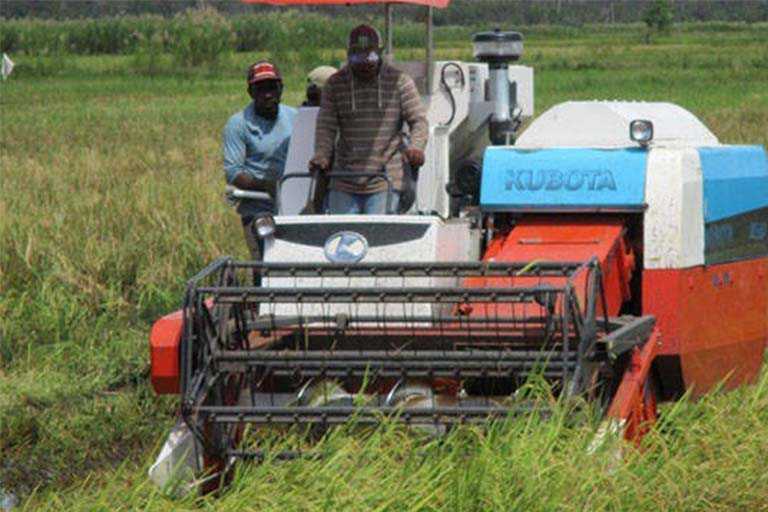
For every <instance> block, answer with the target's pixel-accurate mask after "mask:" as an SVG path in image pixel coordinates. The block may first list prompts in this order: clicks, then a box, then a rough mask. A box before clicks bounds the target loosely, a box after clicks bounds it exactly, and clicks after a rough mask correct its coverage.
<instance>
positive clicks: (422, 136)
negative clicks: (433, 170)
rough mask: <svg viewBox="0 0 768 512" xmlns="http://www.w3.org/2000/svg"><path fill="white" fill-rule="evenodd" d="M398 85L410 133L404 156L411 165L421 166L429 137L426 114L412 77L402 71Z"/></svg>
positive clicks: (403, 112)
mask: <svg viewBox="0 0 768 512" xmlns="http://www.w3.org/2000/svg"><path fill="white" fill-rule="evenodd" d="M398 85H399V88H400V108H401V111H402V116H403V120H404V121H405V122H406V123H407V124H408V128H409V133H410V145H409V147H408V148H406V150H405V157H406V158H407V159H408V161H409V162H410V164H411V165H412V166H413V167H421V166H422V165H423V164H424V148H426V147H427V140H428V138H429V124H428V123H427V115H426V113H425V111H424V105H423V104H422V103H421V96H419V91H418V89H417V88H416V84H415V83H414V82H413V79H412V78H411V77H410V76H408V75H406V74H405V73H403V74H402V75H401V77H400V80H399V82H398Z"/></svg>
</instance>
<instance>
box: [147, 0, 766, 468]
mask: <svg viewBox="0 0 768 512" xmlns="http://www.w3.org/2000/svg"><path fill="white" fill-rule="evenodd" d="M269 3H326V4H327V3H336V2H334V1H333V0H331V1H321V0H318V1H316V2H298V1H289V0H276V1H270V2H269ZM338 3H349V2H346V1H340V2H338ZM359 3H375V2H371V1H368V2H359ZM381 3H384V2H381ZM401 3H402V2H401ZM410 3H419V4H422V5H430V4H431V6H430V7H428V9H429V10H430V11H429V13H430V14H431V9H432V7H439V6H445V4H447V3H448V2H447V1H441V0H434V1H429V0H425V1H414V2H410ZM387 9H388V11H387V20H388V21H389V20H391V10H390V9H391V5H389V4H388V3H387ZM427 19H428V29H427V34H428V49H429V48H431V21H430V20H431V16H428V17H427ZM387 28H388V29H387V41H388V44H387V47H388V58H389V59H390V61H391V62H393V64H394V65H399V66H402V67H403V68H404V69H407V70H408V72H409V73H410V74H411V75H413V76H414V79H415V81H416V83H417V86H418V87H419V89H420V91H421V93H422V97H423V100H424V102H425V104H426V105H427V117H428V121H429V124H430V142H429V145H428V146H427V150H426V163H425V165H424V167H423V168H422V170H421V172H420V174H419V175H418V181H417V183H416V193H415V200H414V201H413V203H412V204H406V205H405V206H404V207H403V208H402V209H401V211H400V212H399V214H397V215H370V216H361V215H344V216H341V215H303V214H302V209H303V207H304V205H305V204H307V202H309V201H310V200H313V199H314V198H313V194H314V181H313V178H312V176H310V175H307V174H303V173H293V174H291V173H289V174H287V175H286V176H284V177H283V180H282V182H281V186H280V187H279V188H278V191H277V197H276V198H275V201H276V204H277V205H278V212H277V215H276V216H274V218H272V217H269V218H264V219H262V221H263V222H261V224H259V225H260V229H261V235H263V238H264V242H265V251H264V261H263V262H249V261H235V260H232V259H229V258H222V259H219V260H217V261H215V262H213V263H212V264H211V265H210V266H208V267H207V268H206V269H204V270H203V271H202V272H200V273H199V274H198V275H197V276H195V277H194V278H193V279H192V280H190V281H189V286H188V289H187V292H186V295H185V298H184V304H183V307H182V309H181V310H180V311H177V312H176V313H173V314H171V315H168V316H166V317H163V318H162V319H160V320H159V321H158V322H157V323H156V324H155V325H154V327H153V329H152V334H151V356H152V384H153V386H154V388H155V390H156V391H157V392H158V393H170V394H178V395H179V396H180V398H181V403H180V412H181V416H182V418H183V423H180V424H179V426H178V427H177V428H176V429H174V432H173V433H172V435H171V436H170V438H169V440H168V442H167V443H166V445H165V447H164V449H163V452H162V453H161V455H160V457H159V459H158V462H157V463H156V464H155V465H154V466H153V468H152V470H151V471H150V473H151V474H152V476H153V479H154V480H156V481H158V482H164V481H166V480H167V477H168V476H169V474H170V473H171V472H172V471H171V470H173V469H176V468H178V467H179V466H180V465H181V466H184V467H186V468H189V470H190V471H191V472H198V473H199V472H208V473H209V474H213V475H217V474H220V473H221V472H222V471H223V470H224V469H226V468H227V467H230V466H231V464H232V462H233V461H235V460H237V459H239V458H242V457H251V458H256V459H259V458H260V457H262V456H264V454H263V453H262V452H261V451H259V450H256V451H253V450H249V449H248V447H247V446H245V445H244V444H243V443H240V441H241V437H242V434H243V432H244V430H245V425H247V424H252V425H256V426H265V425H285V424H289V425H295V424H299V425H309V426H313V427H318V429H319V430H323V429H325V428H327V427H329V426H332V425H337V424H341V423H344V422H347V421H350V420H351V419H352V420H354V421H355V422H357V423H360V424H375V423H378V422H380V421H382V420H383V419H384V418H388V419H389V420H390V421H398V422H402V423H405V424H408V425H411V426H413V427H415V428H419V429H421V430H426V431H428V432H431V433H435V434H439V433H441V432H444V431H445V430H446V429H449V428H453V427H454V426H455V425H458V424H464V423H482V422H486V421H490V420H494V419H496V420H503V419H504V418H507V417H509V416H510V415H515V414H521V413H527V412H529V411H530V410H531V408H532V405H533V404H532V403H531V402H530V401H529V400H528V399H527V397H526V396H525V393H524V392H521V390H523V391H524V389H525V387H524V386H522V385H523V384H524V383H525V382H526V381H527V380H528V379H530V378H531V377H532V376H536V378H539V379H544V380H546V381H547V382H548V383H549V384H550V387H551V389H552V391H553V392H554V393H555V394H557V395H558V396H561V397H564V398H566V399H567V398H571V397H572V398H574V399H577V400H586V401H590V402H594V403H596V404H597V408H598V410H600V411H602V412H603V413H604V415H605V417H606V421H607V422H608V423H607V424H609V425H610V426H611V427H612V429H613V430H616V431H619V432H622V433H623V435H624V437H625V438H626V439H628V440H633V441H637V440H639V439H640V438H641V437H642V436H643V435H644V433H645V432H647V430H648V429H649V428H650V427H651V426H652V424H653V422H654V421H655V420H656V415H657V409H656V405H657V401H660V400H670V399H675V398H677V397H679V396H681V395H682V394H684V393H686V392H688V393H689V394H690V395H691V396H693V397H694V398H695V397H698V396H700V395H701V394H703V393H706V392H707V391H708V390H710V389H712V388H713V387H715V386H716V385H718V384H721V383H722V384H723V385H724V387H725V388H732V387H734V386H738V385H742V384H746V383H749V382H751V381H753V380H754V379H755V378H756V376H757V375H758V372H759V370H760V366H761V364H762V360H763V353H764V349H765V346H766V342H767V341H768V162H767V159H766V153H765V149H764V148H762V147H759V146H733V145H723V144H720V142H719V141H718V139H717V138H716V137H715V135H713V134H712V133H711V132H710V131H709V130H708V129H707V128H706V127H705V126H704V125H703V124H702V123H701V122H700V121H699V120H698V119H697V118H696V117H695V116H694V115H693V114H691V113H690V112H688V111H686V110H684V109H683V108H681V107H678V106H676V105H672V104H669V103H641V102H600V101H587V102H567V103H563V104H560V105H556V106H555V107H553V108H551V109H550V110H548V111H547V112H545V113H544V114H542V115H541V116H539V117H538V118H537V119H535V120H534V121H533V122H532V123H530V125H529V126H528V127H527V128H526V129H525V130H524V131H523V132H522V133H521V134H519V136H518V133H517V131H518V128H519V127H520V126H521V122H522V120H524V119H526V118H529V117H532V116H533V71H532V70H531V69H530V68H528V67H525V66H519V65H510V63H511V62H513V61H515V60H517V58H518V57H519V56H520V54H521V52H522V37H521V36H520V34H518V33H515V32H501V31H495V32H487V33H481V34H477V35H476V36H475V38H474V49H475V52H474V53H475V57H476V58H477V59H478V60H479V61H480V62H479V63H466V62H453V61H450V62H442V61H437V62H435V61H433V59H432V53H431V51H427V62H423V63H419V62H406V63H401V62H397V61H396V60H394V55H393V53H392V50H391V41H392V39H391V23H388V27H387ZM316 115H317V109H313V108H302V109H300V110H299V113H298V115H297V119H296V129H295V130H294V134H293V136H292V138H291V143H290V147H289V152H288V163H287V168H288V169H291V170H303V169H306V168H307V165H306V164H307V162H308V160H309V158H310V156H311V154H312V152H313V141H314V137H313V134H314V124H315V119H316ZM489 139H490V145H489V143H488V141H489ZM249 194H252V193H251V192H246V191H239V190H231V191H230V196H231V198H234V199H238V198H247V197H249ZM613 427H615V428H613ZM293 455H295V454H292V453H286V454H278V457H291V456H293Z"/></svg>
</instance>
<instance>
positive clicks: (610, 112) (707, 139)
mask: <svg viewBox="0 0 768 512" xmlns="http://www.w3.org/2000/svg"><path fill="white" fill-rule="evenodd" d="M635 119H644V120H648V121H651V122H652V123H653V131H654V135H653V141H652V142H651V145H652V146H661V145H663V146H668V145H669V146H716V145H718V144H719V141H718V140H717V137H715V135H714V134H713V133H712V132H711V131H710V130H709V129H708V128H707V127H706V126H704V123H702V122H701V121H700V120H699V118H697V117H696V116H695V115H693V114H692V113H690V112H689V111H687V110H685V109H684V108H682V107H680V106H678V105H674V104H672V103H660V102H643V101H567V102H565V103H560V104H559V105H555V106H554V107H552V108H550V109H549V110H547V111H546V112H544V113H543V114H542V115H541V116H539V117H538V118H536V120H534V121H533V122H532V123H531V125H530V126H529V127H528V128H527V129H526V130H525V131H524V132H523V133H522V135H520V137H519V138H518V139H517V142H516V144H515V147H516V148H518V149H543V148H553V147H571V148H581V147H588V148H625V147H637V143H636V142H633V141H632V140H630V138H629V123H630V122H632V121H634V120H635Z"/></svg>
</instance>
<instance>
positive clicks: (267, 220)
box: [255, 215, 275, 238]
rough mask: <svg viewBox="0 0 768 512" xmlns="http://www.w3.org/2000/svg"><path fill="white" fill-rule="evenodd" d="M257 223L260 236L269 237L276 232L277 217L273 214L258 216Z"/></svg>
mask: <svg viewBox="0 0 768 512" xmlns="http://www.w3.org/2000/svg"><path fill="white" fill-rule="evenodd" d="M255 223H256V234H257V235H258V236H259V238H269V237H270V236H272V235H274V234H275V219H274V218H273V217H272V216H271V215H262V216H261V217H256V220H255Z"/></svg>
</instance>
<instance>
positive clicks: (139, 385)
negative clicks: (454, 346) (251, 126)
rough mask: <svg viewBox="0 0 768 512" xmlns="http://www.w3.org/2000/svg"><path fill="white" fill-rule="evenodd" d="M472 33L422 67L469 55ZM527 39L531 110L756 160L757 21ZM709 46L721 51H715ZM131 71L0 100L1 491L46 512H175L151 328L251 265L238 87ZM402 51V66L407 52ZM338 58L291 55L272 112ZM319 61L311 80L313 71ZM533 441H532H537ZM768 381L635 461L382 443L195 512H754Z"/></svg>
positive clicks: (387, 433)
mask: <svg viewBox="0 0 768 512" xmlns="http://www.w3.org/2000/svg"><path fill="white" fill-rule="evenodd" d="M464 31H465V29H456V30H454V31H453V32H449V31H448V30H447V29H446V31H445V34H449V35H450V37H448V36H445V37H441V38H439V41H438V42H439V49H438V56H439V57H445V58H469V56H470V49H469V44H468V42H465V41H466V39H464V36H465V34H464ZM641 39H642V29H641V28H640V27H637V26H628V27H626V26H625V27H620V28H618V29H598V28H594V27H593V28H587V29H584V30H576V29H554V28H547V27H543V28H542V27H540V28H536V29H533V30H531V31H530V34H529V37H528V39H527V40H526V56H525V58H524V60H523V63H525V64H529V65H533V66H534V67H535V69H536V78H535V81H536V108H537V111H538V112H539V113H541V112H542V111H543V110H545V109H546V108H548V107H549V106H551V105H553V104H556V103H558V102H561V101H565V100H568V99H587V98H589V99H592V98H597V99H617V98H624V99H639V100H665V101H672V102H675V103H679V104H680V105H682V106H683V107H686V108H688V109H690V110H691V111H692V112H694V113H695V114H696V115H698V116H699V117H700V118H702V119H703V120H704V121H705V122H706V123H707V125H708V126H709V127H710V128H711V129H712V130H713V131H714V132H715V134H716V135H718V136H719V137H720V139H721V141H723V142H729V143H756V144H763V145H768V129H766V127H767V126H768V87H766V84H768V44H766V43H768V30H766V26H765V25H761V26H757V27H756V26H743V27H742V28H740V29H738V30H734V29H733V27H731V26H727V27H720V29H718V28H717V27H715V28H713V27H712V26H709V25H707V26H701V27H699V28H697V27H695V26H686V27H682V28H679V29H677V30H676V31H673V32H672V33H671V34H669V35H667V36H663V37H660V38H658V39H657V40H656V42H655V43H654V44H652V45H642V44H640V41H641ZM712 41H716V43H717V45H716V46H714V45H713V43H712ZM260 55H262V54H254V53H250V54H245V53H241V54H234V55H229V56H227V57H226V58H225V59H224V60H223V61H222V62H221V63H220V64H219V66H218V68H216V69H214V70H200V71H178V70H171V69H170V68H162V69H161V72H160V74H159V75H157V76H155V77H149V76H143V75H141V74H138V73H137V70H136V65H135V60H134V57H133V56H110V57H104V56H90V57H74V56H62V57H60V58H56V60H54V59H51V58H47V59H46V58H40V57H29V58H22V57H19V58H18V59H17V60H18V64H19V67H18V69H17V71H18V74H15V75H14V76H13V77H12V78H11V80H9V81H8V82H5V83H2V84H0V172H1V173H2V179H0V334H1V335H2V336H1V338H0V482H2V484H1V485H2V486H4V487H6V488H12V489H15V490H17V491H18V492H20V493H21V494H23V495H29V493H31V492H33V491H34V494H33V495H32V497H31V498H28V501H27V502H26V505H25V506H27V507H29V508H30V509H32V508H41V509H51V508H55V509H67V510H69V509H82V510H98V509H101V510H114V509H123V510H131V509H136V508H139V509H142V508H147V509H150V510H154V509H168V508H169V507H170V506H171V504H169V502H167V501H166V500H164V499H163V498H162V497H161V496H159V495H158V494H157V493H156V492H155V491H154V490H153V489H152V487H151V486H150V485H149V484H148V483H147V481H146V478H145V474H146V473H145V470H146V467H147V463H148V461H149V460H150V459H151V457H152V456H153V455H154V453H156V449H157V448H158V443H159V442H161V440H162V437H163V436H164V434H165V432H166V431H167V429H168V428H169V427H170V425H171V424H172V423H173V421H174V410H175V407H176V403H175V401H174V400H172V399H165V398H164V399H159V398H157V397H155V396H154V395H153V393H152V392H151V390H150V388H149V385H148V373H149V363H148V351H147V335H148V332H149V328H150V326H151V322H152V321H153V319H155V318H156V317H157V316H159V315H161V314H162V313H164V312H167V311H170V310H173V309H176V308H177V307H178V306H179V303H180V300H181V291H182V289H183V284H184V281H185V279H186V278H187V277H189V276H190V275H192V274H193V273H194V272H196V271H197V270H199V269H200V268H201V267H202V266H203V265H204V264H205V263H206V262H208V261H209V260H211V259H213V258H214V257H216V256H218V255H220V254H232V255H235V256H239V257H245V256H246V254H247V250H246V247H245V244H244V243H243V240H242V234H241V231H240V227H239V220H238V219H237V216H236V215H235V213H234V212H233V211H232V210H230V209H229V207H228V206H227V205H226V203H225V202H224V200H223V198H222V196H221V190H222V184H223V181H222V179H223V173H222V171H221V169H220V153H219V151H220V149H219V144H220V132H221V128H222V126H223V124H224V123H225V121H226V119H227V117H228V116H229V115H230V114H231V113H232V112H234V111H236V110H237V109H239V108H242V107H243V106H244V105H245V104H246V102H247V98H246V96H245V87H244V84H243V77H242V75H243V69H244V68H245V66H246V65H247V64H248V63H249V62H251V61H252V60H254V59H255V58H257V57H258V56H260ZM417 55H419V53H418V52H417V51H416V50H409V49H405V50H403V51H402V52H401V53H400V56H401V57H403V58H407V57H408V56H417ZM341 56H342V54H341V53H340V52H335V53H334V52H330V51H328V50H304V51H301V52H291V51H288V50H284V51H282V52H281V54H280V55H279V57H280V59H281V63H282V62H283V61H286V60H287V63H286V65H285V70H286V72H287V85H288V89H287V93H286V98H285V99H286V101H287V102H288V103H290V104H297V103H298V102H299V101H300V99H301V95H302V88H303V84H304V79H303V72H305V71H306V70H307V69H308V68H309V66H310V65H312V64H314V63H315V62H317V63H327V62H331V63H332V62H335V61H338V60H339V59H340V58H341ZM318 61H321V62H318ZM529 422H530V423H529ZM766 425H768V376H767V375H766V372H764V373H763V376H762V379H761V381H760V384H759V385H758V386H753V387H749V388H746V389H743V390H739V391H738V392H735V393H728V394H715V395H713V396H710V397H707V398H706V399H704V400H703V401H700V402H697V403H687V402H686V403H683V404H680V405H678V406H674V407H673V408H672V409H671V410H668V411H667V415H666V417H665V424H664V426H663V428H662V429H660V430H659V431H658V432H655V433H654V434H653V435H652V436H651V439H650V440H649V445H648V447H647V448H646V450H645V452H644V454H643V456H635V455H633V454H630V455H628V456H627V458H626V460H625V461H623V462H621V463H618V464H615V463H612V464H610V465H609V464H608V462H607V460H608V458H607V456H606V454H604V453H602V454H598V455H597V456H587V455H586V453H585V447H586V445H587V444H588V442H589V440H590V439H591V436H592V432H593V426H594V425H593V424H592V423H589V422H587V423H586V424H584V423H578V422H576V423H574V422H571V421H566V420H565V419H563V418H562V417H560V416H557V415H556V417H555V419H553V420H551V421H548V422H538V421H535V420H534V419H527V420H520V421H516V422H510V423H509V424H507V425H504V426H501V427H498V429H494V430H492V431H491V432H487V433H486V432H480V431H475V430H471V429H470V430H466V431H461V432H459V433H457V434H456V435H454V436H452V437H450V438H449V439H447V440H444V441H443V442H441V443H429V442H425V441H424V440H422V439H419V438H418V437H414V436H412V435H404V434H403V433H402V432H400V431H398V430H396V429H385V430H384V431H381V432H378V433H375V434H373V435H371V436H368V437H363V438H358V437H356V436H354V435H347V434H346V433H344V432H340V433H338V434H336V435H334V436H332V437H331V438H330V439H328V440H326V441H324V447H325V448H326V449H327V451H328V453H330V455H329V457H326V458H324V459H321V460H319V461H303V462H297V463H292V464H265V465H262V466H249V467H246V468H243V470H242V474H241V475H239V476H238V479H237V481H236V484H235V485H234V486H233V488H232V490H230V491H229V492H227V494H226V495H224V496H223V497H222V498H221V499H219V500H218V501H211V502H202V503H197V502H184V503H182V504H181V505H178V504H177V505H178V506H182V507H184V508H195V507H198V506H199V507H202V508H211V509H225V510H229V509H232V510H234V509H240V508H253V509H258V508H267V509H289V510H293V509H315V508H326V509H338V508H353V509H389V510H398V509H403V508H405V509H414V510H415V509H427V510H428V509H437V508H443V509H460V510H473V509H476V510H485V509H488V508H497V509H518V510H529V509H540V510H552V509H560V508H562V509H573V510H583V509H590V510H591V509H596V510H599V509H604V510H614V509H633V508H637V509H640V510H656V509H659V508H660V509H674V510H681V509H686V510H711V509H720V510H734V509H740V510H760V509H762V510H768V481H767V480H766V476H765V475H766V472H765V468H764V461H765V460H768V448H766V447H768V443H766V441H765V440H766V439H768V427H766Z"/></svg>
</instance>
